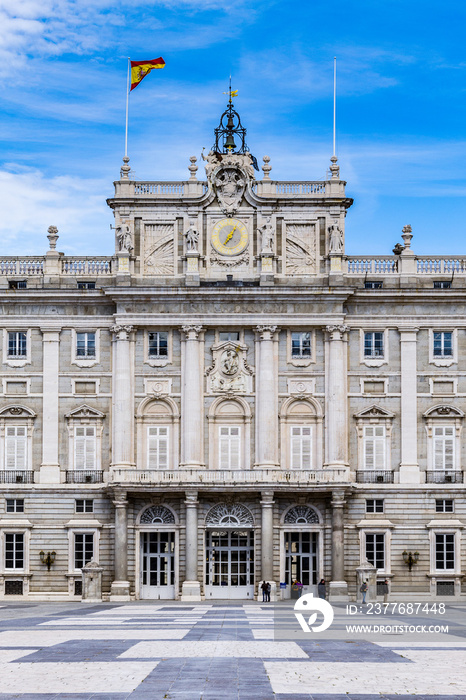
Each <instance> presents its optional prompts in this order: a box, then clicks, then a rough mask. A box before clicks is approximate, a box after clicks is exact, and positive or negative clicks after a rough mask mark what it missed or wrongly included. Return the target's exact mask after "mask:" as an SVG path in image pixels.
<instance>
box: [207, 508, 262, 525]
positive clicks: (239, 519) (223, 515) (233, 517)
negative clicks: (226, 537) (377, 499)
mask: <svg viewBox="0 0 466 700" xmlns="http://www.w3.org/2000/svg"><path fill="white" fill-rule="evenodd" d="M205 523H206V525H207V526H212V525H215V526H218V525H221V526H222V527H228V526H232V527H238V525H241V526H243V527H244V526H249V527H252V526H253V525H254V518H253V517H252V513H251V511H250V510H249V509H248V508H246V506H243V505H241V503H232V504H227V503H219V504H218V505H216V506H214V507H213V508H211V509H210V510H209V512H208V513H207V515H206V519H205Z"/></svg>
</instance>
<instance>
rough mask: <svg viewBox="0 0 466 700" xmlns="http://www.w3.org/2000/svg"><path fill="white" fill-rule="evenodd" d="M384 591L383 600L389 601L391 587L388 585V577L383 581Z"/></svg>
mask: <svg viewBox="0 0 466 700" xmlns="http://www.w3.org/2000/svg"><path fill="white" fill-rule="evenodd" d="M381 587H382V593H383V602H384V603H387V602H388V594H389V593H390V588H389V585H388V578H386V579H385V581H384V582H383V583H382V586H381Z"/></svg>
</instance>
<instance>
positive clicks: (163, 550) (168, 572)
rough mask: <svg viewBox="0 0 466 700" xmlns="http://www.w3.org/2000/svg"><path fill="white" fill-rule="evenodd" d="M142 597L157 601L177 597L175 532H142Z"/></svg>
mask: <svg viewBox="0 0 466 700" xmlns="http://www.w3.org/2000/svg"><path fill="white" fill-rule="evenodd" d="M140 597H141V598H153V599H155V600H166V599H169V600H173V598H174V597H175V533H174V532H170V531H169V530H161V531H155V532H141V584H140Z"/></svg>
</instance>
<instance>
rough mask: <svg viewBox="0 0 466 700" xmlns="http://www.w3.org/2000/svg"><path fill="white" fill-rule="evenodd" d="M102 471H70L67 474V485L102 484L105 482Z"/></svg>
mask: <svg viewBox="0 0 466 700" xmlns="http://www.w3.org/2000/svg"><path fill="white" fill-rule="evenodd" d="M103 475H104V473H103V471H101V470H100V469H74V470H73V469H70V470H69V471H67V472H66V483H67V484H100V483H101V482H102V481H103Z"/></svg>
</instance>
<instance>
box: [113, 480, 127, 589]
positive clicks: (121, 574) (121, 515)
mask: <svg viewBox="0 0 466 700" xmlns="http://www.w3.org/2000/svg"><path fill="white" fill-rule="evenodd" d="M114 495H115V498H114V501H113V505H114V507H115V536H114V554H113V556H114V562H115V578H114V580H113V582H112V587H111V591H110V600H111V601H128V600H130V595H129V588H130V585H129V581H128V501H127V500H126V492H125V491H115V494H114Z"/></svg>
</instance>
